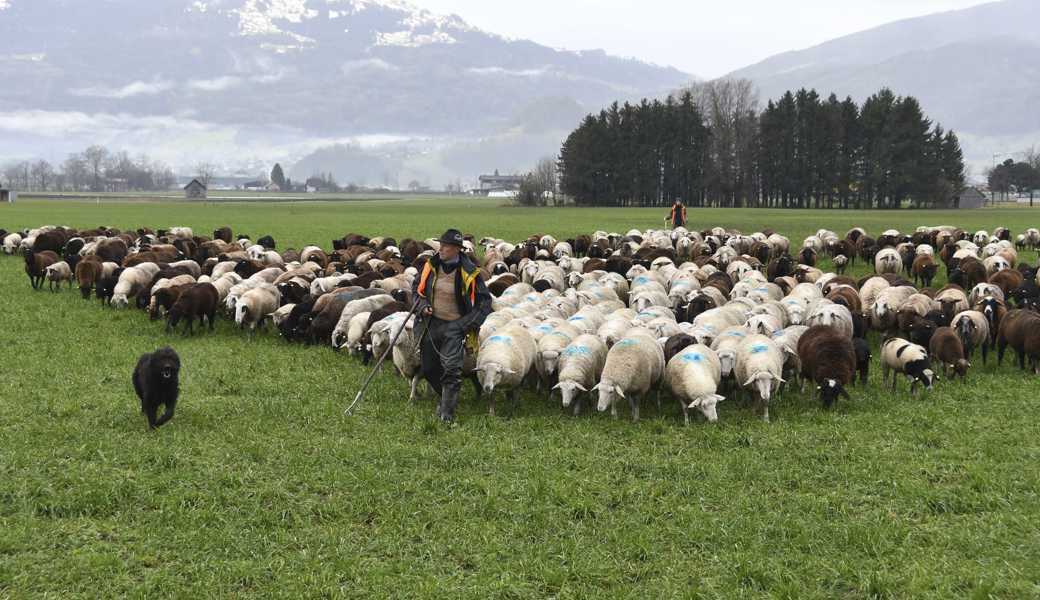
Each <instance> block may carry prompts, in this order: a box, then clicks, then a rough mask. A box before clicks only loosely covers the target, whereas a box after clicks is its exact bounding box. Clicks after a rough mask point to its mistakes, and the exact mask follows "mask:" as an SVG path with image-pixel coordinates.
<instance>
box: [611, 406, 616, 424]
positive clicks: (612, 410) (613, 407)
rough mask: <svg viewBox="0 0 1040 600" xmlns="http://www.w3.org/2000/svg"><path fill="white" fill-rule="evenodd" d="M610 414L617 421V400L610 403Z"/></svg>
mask: <svg viewBox="0 0 1040 600" xmlns="http://www.w3.org/2000/svg"><path fill="white" fill-rule="evenodd" d="M610 416H611V417H612V418H613V419H614V420H615V421H617V402H611V403H610Z"/></svg>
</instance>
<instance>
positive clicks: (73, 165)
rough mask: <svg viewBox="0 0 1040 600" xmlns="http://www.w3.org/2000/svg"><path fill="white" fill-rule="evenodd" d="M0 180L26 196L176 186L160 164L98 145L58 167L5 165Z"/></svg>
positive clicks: (168, 170)
mask: <svg viewBox="0 0 1040 600" xmlns="http://www.w3.org/2000/svg"><path fill="white" fill-rule="evenodd" d="M0 179H2V182H3V185H4V186H6V187H10V188H12V189H16V190H21V191H29V192H128V191H149V192H150V191H161V190H168V189H170V188H171V187H173V186H174V185H176V183H177V178H176V176H175V175H174V173H173V170H172V169H171V168H170V167H169V166H168V165H166V164H165V163H163V162H162V161H158V160H152V159H150V158H149V157H148V156H147V155H144V154H141V155H138V156H136V157H131V156H130V154H129V153H127V152H112V151H110V150H109V149H107V148H105V147H104V146H99V145H94V146H91V147H89V148H87V149H85V150H83V151H82V152H75V153H72V154H70V155H69V156H68V158H66V159H65V160H64V161H63V162H62V163H61V164H59V165H53V164H51V163H50V162H49V161H46V160H42V159H41V160H33V161H19V162H13V163H9V164H7V165H5V166H4V167H3V168H2V169H0Z"/></svg>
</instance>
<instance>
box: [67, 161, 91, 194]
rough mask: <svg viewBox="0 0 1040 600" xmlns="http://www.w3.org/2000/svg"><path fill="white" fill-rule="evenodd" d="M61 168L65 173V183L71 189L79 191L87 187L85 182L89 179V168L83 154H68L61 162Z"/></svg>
mask: <svg viewBox="0 0 1040 600" xmlns="http://www.w3.org/2000/svg"><path fill="white" fill-rule="evenodd" d="M61 170H62V173H64V174H65V185H67V186H68V187H69V188H70V189H71V190H72V191H74V192H75V191H79V190H82V189H83V188H85V187H87V183H88V182H89V181H90V169H89V167H88V165H87V161H86V159H85V158H83V155H81V154H70V155H69V157H68V158H66V159H65V162H63V163H62V164H61Z"/></svg>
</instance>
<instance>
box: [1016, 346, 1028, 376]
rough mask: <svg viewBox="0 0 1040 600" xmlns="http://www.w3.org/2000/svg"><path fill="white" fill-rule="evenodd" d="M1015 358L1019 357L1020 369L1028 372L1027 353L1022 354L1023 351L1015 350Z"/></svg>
mask: <svg viewBox="0 0 1040 600" xmlns="http://www.w3.org/2000/svg"><path fill="white" fill-rule="evenodd" d="M1015 356H1016V357H1018V368H1019V369H1021V370H1023V371H1025V370H1026V353H1025V352H1021V351H1019V350H1017V349H1016V350H1015Z"/></svg>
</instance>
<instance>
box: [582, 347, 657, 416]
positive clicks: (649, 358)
mask: <svg viewBox="0 0 1040 600" xmlns="http://www.w3.org/2000/svg"><path fill="white" fill-rule="evenodd" d="M664 367H665V363H664V349H663V348H662V347H661V344H660V343H658V341H657V339H656V338H654V336H653V335H652V334H651V333H650V332H649V331H647V330H645V329H642V328H633V329H630V330H629V331H628V332H627V333H626V334H625V337H624V338H622V339H621V340H618V342H617V343H615V344H614V345H613V346H612V347H611V348H610V351H609V352H607V360H606V363H605V364H604V367H603V374H602V375H601V377H600V381H599V383H597V384H596V386H595V387H594V388H593V389H594V390H598V391H599V403H598V405H597V408H598V409H599V411H600V412H603V411H605V410H607V409H608V408H609V409H610V413H611V415H613V416H614V418H617V406H618V404H619V403H620V402H621V401H622V400H628V404H629V407H630V408H631V410H632V420H633V421H638V420H639V401H640V399H641V398H642V397H643V396H644V395H645V394H646V393H647V392H648V391H650V389H651V388H652V387H653V386H655V385H658V384H659V383H660V381H661V378H662V376H663V375H664Z"/></svg>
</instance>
